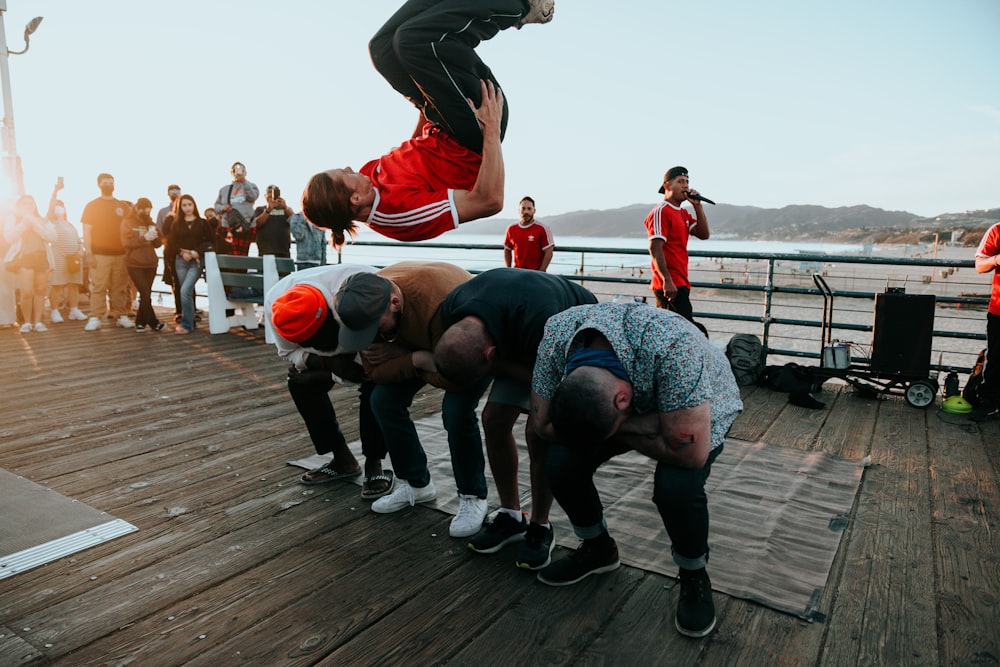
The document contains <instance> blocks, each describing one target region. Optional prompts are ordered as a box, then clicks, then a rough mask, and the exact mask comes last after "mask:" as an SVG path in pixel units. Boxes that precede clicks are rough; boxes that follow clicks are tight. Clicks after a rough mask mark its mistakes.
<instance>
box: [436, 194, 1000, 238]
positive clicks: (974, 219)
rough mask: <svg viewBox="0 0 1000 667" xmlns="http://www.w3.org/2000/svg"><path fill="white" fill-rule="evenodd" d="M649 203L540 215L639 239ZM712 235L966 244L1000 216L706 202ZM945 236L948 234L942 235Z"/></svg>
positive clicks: (556, 227) (487, 226) (592, 232)
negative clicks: (954, 237) (955, 233)
mask: <svg viewBox="0 0 1000 667" xmlns="http://www.w3.org/2000/svg"><path fill="white" fill-rule="evenodd" d="M650 206H651V205H650V204H632V205H631V206H623V207H621V208H616V209H608V210H603V211H595V210H590V211H574V212H572V213H563V214H561V215H553V216H548V217H539V219H540V220H542V221H543V222H545V223H546V224H547V225H549V226H550V227H552V232H553V234H555V236H556V242H557V243H558V240H559V236H560V235H566V236H607V237H617V238H644V237H645V236H646V233H645V230H644V228H643V226H642V221H643V219H644V218H645V217H646V214H647V213H648V212H649V209H650ZM706 210H707V213H708V215H709V222H710V224H711V228H712V234H713V235H718V236H722V235H725V236H727V237H730V238H738V239H748V240H766V241H785V240H788V241H799V240H807V239H811V240H817V241H819V240H823V241H833V240H839V241H844V242H855V243H856V242H870V243H920V242H928V241H933V240H934V234H940V235H942V240H950V235H951V232H952V230H963V231H964V232H965V233H964V234H963V235H962V241H963V242H964V243H965V244H966V245H974V244H975V243H978V241H979V239H980V238H981V237H982V235H983V233H984V232H985V230H986V229H987V228H988V227H989V226H990V225H992V224H994V223H995V222H997V221H1000V208H996V209H988V210H980V211H966V212H964V213H946V214H942V215H939V216H937V217H934V218H924V217H920V216H918V215H916V214H913V213H908V212H906V211H886V210H884V209H880V208H873V207H871V206H865V205H858V206H843V207H839V208H827V207H825V206H810V205H794V206H785V207H784V208H777V209H775V208H759V207H756V206H733V205H730V204H719V205H718V206H707V207H706ZM515 222H517V221H516V220H513V219H509V218H507V219H499V218H498V219H491V220H480V221H477V222H476V223H475V224H471V225H462V226H461V227H459V228H458V230H456V231H454V232H451V233H452V234H462V233H467V234H496V235H497V236H502V235H503V233H504V230H506V229H507V226H508V225H511V224H513V223H515ZM945 235H947V237H948V238H944V237H945Z"/></svg>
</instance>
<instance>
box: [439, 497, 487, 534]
mask: <svg viewBox="0 0 1000 667" xmlns="http://www.w3.org/2000/svg"><path fill="white" fill-rule="evenodd" d="M488 510H489V507H488V506H487V504H486V498H478V497H476V496H467V495H465V494H464V493H460V494H458V513H457V514H455V518H454V519H452V520H451V525H450V526H448V534H449V535H451V536H452V537H471V536H473V535H475V534H476V533H478V532H479V529H480V528H482V527H483V520H484V519H485V518H486V512H487V511H488Z"/></svg>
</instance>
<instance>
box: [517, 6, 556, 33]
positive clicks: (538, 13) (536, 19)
mask: <svg viewBox="0 0 1000 667" xmlns="http://www.w3.org/2000/svg"><path fill="white" fill-rule="evenodd" d="M555 13H556V0H528V13H527V14H525V15H524V18H523V19H521V22H520V23H518V24H517V29H518V30H520V29H521V26H523V25H525V24H526V23H548V22H549V21H551V20H552V17H553V16H555Z"/></svg>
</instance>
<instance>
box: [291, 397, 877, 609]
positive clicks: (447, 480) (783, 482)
mask: <svg viewBox="0 0 1000 667" xmlns="http://www.w3.org/2000/svg"><path fill="white" fill-rule="evenodd" d="M416 426H417V432H418V434H419V435H420V440H421V442H422V443H423V445H424V449H425V451H426V452H427V458H428V462H429V466H430V469H431V479H432V480H433V481H434V485H435V486H436V487H437V492H438V493H437V500H436V501H435V502H433V503H428V505H429V506H432V507H436V508H437V509H439V510H442V511H444V512H448V513H451V514H454V513H455V511H456V510H457V509H458V497H457V491H456V489H455V480H454V478H453V476H452V472H451V463H450V458H449V455H448V444H447V440H446V437H445V433H444V429H443V427H442V426H441V417H440V415H431V416H429V417H425V418H423V419H421V420H419V421H417V422H416ZM514 433H515V436H516V439H517V441H518V449H519V452H520V467H519V478H520V490H521V497H522V501H521V502H522V507H523V509H525V510H526V511H530V494H529V486H528V452H527V448H526V446H525V444H524V418H523V417H522V418H521V419H520V420H519V421H518V424H517V425H516V426H515V427H514ZM351 449H352V450H353V451H354V452H355V454H356V455H357V456H358V459H359V461H360V460H362V459H361V454H360V451H361V446H360V442H354V443H352V444H351ZM329 458H330V457H329V456H326V457H321V456H316V455H314V456H312V457H308V458H305V459H301V460H298V461H289V464H291V465H297V466H299V467H303V468H313V467H317V466H319V465H322V464H323V463H324V462H326V461H328V460H329ZM386 465H387V466H389V464H388V463H387V464H386ZM863 467H864V465H863V462H862V461H851V460H846V459H841V458H838V457H835V456H832V455H830V454H826V453H823V452H806V451H802V450H798V449H789V448H786V447H779V446H777V445H769V444H765V443H760V442H757V443H754V442H746V441H742V440H735V439H727V441H726V446H725V450H723V452H722V454H721V455H720V456H719V457H718V459H716V461H715V463H714V464H713V465H712V474H711V476H710V477H709V479H708V483H707V490H708V503H709V511H710V513H711V529H710V536H709V544H710V548H711V550H712V552H711V563H710V564H709V573H710V574H711V577H712V585H713V588H715V589H716V590H718V591H721V592H723V593H726V594H728V595H732V596H734V597H738V598H744V599H747V600H753V601H755V602H759V603H761V604H764V605H766V606H768V607H771V608H773V609H777V610H779V611H784V612H787V613H790V614H794V615H796V616H798V617H800V618H805V619H811V618H814V617H815V616H816V607H817V605H818V603H819V600H820V596H821V594H822V592H823V588H824V586H825V585H826V580H827V577H828V575H829V573H830V567H831V565H832V563H833V559H834V556H835V555H836V553H837V547H838V545H839V544H840V538H841V534H842V532H843V530H844V528H845V527H846V525H847V521H848V518H849V514H850V511H851V507H852V506H853V504H854V496H855V494H856V493H857V490H858V485H859V483H860V480H861V473H862V470H863ZM654 469H655V463H654V462H653V461H651V460H650V459H648V458H646V457H644V456H641V455H639V454H636V453H634V452H631V453H629V454H626V455H624V456H619V457H616V458H614V459H612V460H611V461H609V462H607V463H606V464H605V465H603V466H602V467H601V468H600V469H599V470H598V472H597V474H596V476H595V482H596V484H597V488H598V490H599V491H600V493H601V499H602V501H603V502H604V505H605V518H606V520H607V524H608V530H609V531H610V532H611V535H612V536H613V537H614V538H615V540H617V542H618V549H619V552H620V554H621V559H622V562H623V563H626V564H628V565H632V566H634V567H638V568H642V569H644V570H649V571H652V572H659V573H661V574H665V575H668V576H676V574H677V568H676V566H675V565H674V563H673V560H671V557H670V541H669V539H668V538H667V534H666V531H665V530H664V528H663V523H662V521H661V519H660V515H659V513H658V512H657V510H656V506H655V505H654V504H653V502H652V495H653V472H654ZM359 479H360V478H359ZM487 479H488V480H489V483H490V495H489V500H490V506H491V509H496V506H497V502H498V501H497V494H496V488H495V487H494V485H493V482H492V479H491V478H490V477H489V466H488V465H487ZM359 483H360V482H359ZM552 523H553V525H554V527H555V531H556V533H555V534H556V542H557V544H559V545H561V546H564V547H569V548H576V546H577V544H578V542H579V540H578V539H577V538H576V537H575V536H574V535H573V532H572V528H571V526H570V524H569V521H568V519H567V518H566V515H565V514H563V512H562V510H561V509H560V508H559V507H558V504H557V505H556V506H555V507H553V510H552ZM510 552H511V557H513V549H511V550H510Z"/></svg>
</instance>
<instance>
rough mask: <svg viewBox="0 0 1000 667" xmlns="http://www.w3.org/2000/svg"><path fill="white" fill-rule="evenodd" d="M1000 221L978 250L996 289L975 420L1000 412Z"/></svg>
mask: <svg viewBox="0 0 1000 667" xmlns="http://www.w3.org/2000/svg"><path fill="white" fill-rule="evenodd" d="M998 265H1000V223H997V224H995V225H993V226H992V227H990V228H989V229H988V230H987V231H986V234H985V235H984V236H983V240H982V241H980V242H979V248H978V249H977V250H976V271H978V272H979V273H992V274H993V289H992V290H991V292H990V305H989V308H988V309H987V313H986V357H985V359H984V360H983V382H982V384H980V385H979V389H978V392H977V393H978V396H977V398H978V399H979V405H978V406H977V407H976V409H975V410H973V411H972V412H970V413H969V418H970V419H972V420H973V421H986V420H987V419H993V418H996V417H997V416H1000V271H997V267H998Z"/></svg>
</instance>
